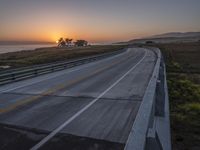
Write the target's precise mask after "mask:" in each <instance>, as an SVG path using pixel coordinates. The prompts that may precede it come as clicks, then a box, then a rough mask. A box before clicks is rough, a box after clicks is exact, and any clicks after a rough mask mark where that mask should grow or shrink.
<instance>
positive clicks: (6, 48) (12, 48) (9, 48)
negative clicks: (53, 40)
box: [0, 44, 56, 54]
mask: <svg viewBox="0 0 200 150" xmlns="http://www.w3.org/2000/svg"><path fill="white" fill-rule="evenodd" d="M52 46H56V44H24V45H23V44H21V45H19V44H17V45H0V54H3V53H8V52H16V51H22V50H34V49H36V48H42V47H52Z"/></svg>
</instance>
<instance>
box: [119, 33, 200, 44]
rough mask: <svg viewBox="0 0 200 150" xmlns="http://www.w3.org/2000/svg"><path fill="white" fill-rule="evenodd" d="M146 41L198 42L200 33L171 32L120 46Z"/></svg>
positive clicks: (134, 40) (131, 41)
mask: <svg viewBox="0 0 200 150" xmlns="http://www.w3.org/2000/svg"><path fill="white" fill-rule="evenodd" d="M146 41H152V42H154V43H174V42H196V41H200V32H184V33H182V32H169V33H164V34H159V35H153V36H150V37H145V38H141V39H133V40H130V41H128V42H121V43H120V44H132V43H145V42H146Z"/></svg>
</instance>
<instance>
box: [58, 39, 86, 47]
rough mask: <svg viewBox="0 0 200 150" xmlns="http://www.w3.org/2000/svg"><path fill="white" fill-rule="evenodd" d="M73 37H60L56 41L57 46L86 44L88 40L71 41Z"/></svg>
mask: <svg viewBox="0 0 200 150" xmlns="http://www.w3.org/2000/svg"><path fill="white" fill-rule="evenodd" d="M72 41H73V39H69V38H66V39H64V38H60V39H59V40H58V41H57V43H58V47H69V46H72V44H73V46H87V45H88V42H87V41H86V40H77V41H75V42H72Z"/></svg>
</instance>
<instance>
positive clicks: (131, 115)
mask: <svg viewBox="0 0 200 150" xmlns="http://www.w3.org/2000/svg"><path fill="white" fill-rule="evenodd" d="M155 61H156V56H155V54H154V53H153V52H152V51H150V50H147V49H144V48H129V49H128V50H127V51H126V52H124V53H121V54H118V55H115V56H112V57H109V58H105V59H103V60H98V61H95V62H92V63H89V64H84V65H81V66H77V67H74V68H71V69H67V70H63V71H59V72H54V73H51V74H46V75H42V76H39V77H36V78H32V79H27V80H23V81H19V82H16V83H12V84H8V85H4V86H1V87H0V133H3V134H1V135H0V149H15V148H18V149H31V148H32V150H34V149H98V150H99V149H123V148H124V145H125V143H126V140H127V138H128V135H129V132H130V130H131V127H132V125H133V122H134V119H135V116H136V114H137V111H138V109H139V106H140V103H141V100H142V97H143V94H144V92H145V89H146V87H147V84H148V82H149V79H150V77H151V74H152V71H153V69H154V65H155Z"/></svg>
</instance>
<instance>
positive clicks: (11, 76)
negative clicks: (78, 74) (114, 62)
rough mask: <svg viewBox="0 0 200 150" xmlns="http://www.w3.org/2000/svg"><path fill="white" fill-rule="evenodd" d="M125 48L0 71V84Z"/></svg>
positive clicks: (64, 67)
mask: <svg viewBox="0 0 200 150" xmlns="http://www.w3.org/2000/svg"><path fill="white" fill-rule="evenodd" d="M125 50H126V49H122V50H118V51H115V52H109V53H105V54H100V55H96V56H91V57H86V58H82V59H77V60H73V61H67V62H57V63H51V64H46V65H45V64H43V65H37V66H33V67H25V68H19V69H13V70H7V71H2V72H0V85H3V84H7V83H11V82H15V81H19V80H23V79H27V78H30V77H36V76H39V75H42V74H47V73H50V72H55V71H59V70H64V69H67V68H71V67H74V66H78V65H82V64H86V63H89V62H92V61H95V60H100V59H103V58H106V57H109V56H112V55H116V54H119V53H122V52H124V51H125Z"/></svg>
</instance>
